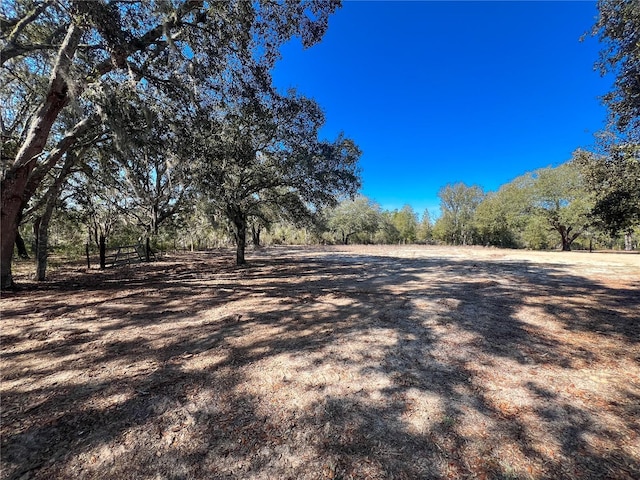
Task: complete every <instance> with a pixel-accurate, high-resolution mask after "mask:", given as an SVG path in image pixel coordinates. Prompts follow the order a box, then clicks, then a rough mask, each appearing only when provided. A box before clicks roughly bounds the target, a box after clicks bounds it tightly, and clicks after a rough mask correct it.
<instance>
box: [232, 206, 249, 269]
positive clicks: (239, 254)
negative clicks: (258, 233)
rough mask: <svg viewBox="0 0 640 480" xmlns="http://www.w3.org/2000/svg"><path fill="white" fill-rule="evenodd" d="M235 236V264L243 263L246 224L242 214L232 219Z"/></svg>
mask: <svg viewBox="0 0 640 480" xmlns="http://www.w3.org/2000/svg"><path fill="white" fill-rule="evenodd" d="M234 227H235V237H236V265H244V264H245V263H246V260H245V258H244V251H245V245H246V242H247V224H246V222H245V221H244V218H242V216H241V215H240V216H238V217H236V219H235V220H234Z"/></svg>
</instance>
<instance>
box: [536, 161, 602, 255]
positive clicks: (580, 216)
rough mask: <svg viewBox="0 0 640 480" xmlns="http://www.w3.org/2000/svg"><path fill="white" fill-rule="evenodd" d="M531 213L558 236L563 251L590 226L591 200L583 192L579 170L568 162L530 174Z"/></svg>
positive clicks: (568, 248) (575, 165) (583, 186)
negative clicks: (531, 178)
mask: <svg viewBox="0 0 640 480" xmlns="http://www.w3.org/2000/svg"><path fill="white" fill-rule="evenodd" d="M531 201H532V211H533V213H534V215H537V216H539V217H542V218H543V219H545V220H546V222H547V223H548V224H549V226H550V227H551V228H552V229H553V230H555V231H556V232H557V233H558V234H559V235H560V241H561V245H562V249H563V250H570V249H571V244H572V243H573V241H574V240H575V239H576V238H577V237H578V236H579V235H581V234H582V233H583V232H584V231H585V230H586V229H587V228H588V227H589V225H590V224H591V223H592V219H591V216H590V213H591V210H592V208H593V200H592V198H591V196H590V195H589V194H588V193H587V191H586V189H585V185H584V178H583V176H582V174H581V172H580V168H579V167H578V165H577V164H576V163H574V162H568V163H564V164H562V165H560V166H559V167H556V168H543V169H540V170H537V171H536V172H534V182H533V184H532V186H531Z"/></svg>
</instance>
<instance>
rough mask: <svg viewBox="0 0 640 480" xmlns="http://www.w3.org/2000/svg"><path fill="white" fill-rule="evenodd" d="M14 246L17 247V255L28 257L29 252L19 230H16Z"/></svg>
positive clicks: (23, 257) (26, 258) (25, 258)
mask: <svg viewBox="0 0 640 480" xmlns="http://www.w3.org/2000/svg"><path fill="white" fill-rule="evenodd" d="M16 248H17V249H18V256H19V257H20V258H22V259H24V260H28V259H29V252H28V251H27V246H26V245H25V243H24V239H23V238H22V235H20V230H18V231H17V232H16Z"/></svg>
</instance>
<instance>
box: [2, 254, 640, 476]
mask: <svg viewBox="0 0 640 480" xmlns="http://www.w3.org/2000/svg"><path fill="white" fill-rule="evenodd" d="M232 261H233V257H232V253H231V252H222V253H221V252H208V253H197V254H181V255H173V256H170V257H168V258H166V259H164V260H163V261H161V262H157V263H153V264H141V265H135V266H131V267H126V268H122V269H116V270H108V271H105V272H99V271H96V270H92V271H90V272H88V273H87V272H83V271H81V269H79V267H78V266H76V267H74V268H68V269H65V268H61V269H59V270H58V271H57V272H56V274H55V276H54V278H53V281H51V282H49V283H47V284H45V285H42V286H35V285H31V287H33V288H32V289H25V290H22V291H19V292H17V293H8V294H5V295H3V298H2V300H1V303H0V305H1V307H2V331H1V332H2V349H1V353H2V384H1V393H2V413H1V415H2V416H1V420H2V474H1V475H2V478H10V479H28V478H29V479H35V478H38V479H51V478H74V479H75V478H80V479H90V478H91V479H94V478H95V479H98V478H99V479H104V478H118V479H124V478H132V479H133V478H135V479H192V478H207V479H209V478H243V479H245V478H246V479H274V478H291V479H321V478H328V479H339V478H342V479H349V478H354V479H355V478H357V479H368V478H371V479H382V478H395V479H402V478H407V479H409V478H412V479H414V478H480V479H484V478H512V479H514V478H522V479H525V478H534V479H538V478H580V479H584V478H593V479H600V478H616V479H625V478H628V479H637V478H640V255H635V254H634V255H624V254H588V253H559V252H558V253H538V252H523V251H508V250H496V249H482V248H469V249H462V248H460V249H455V248H436V247H415V246H412V247H331V248H329V247H327V248H286V249H285V248H272V249H267V250H264V251H260V252H254V253H253V254H251V255H250V256H249V262H250V263H249V265H248V266H246V267H243V268H236V267H234V266H232Z"/></svg>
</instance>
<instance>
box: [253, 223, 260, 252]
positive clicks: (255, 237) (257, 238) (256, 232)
mask: <svg viewBox="0 0 640 480" xmlns="http://www.w3.org/2000/svg"><path fill="white" fill-rule="evenodd" d="M261 230H262V229H261V228H260V225H258V227H256V226H255V225H251V239H252V241H253V246H254V247H255V248H260V232H261Z"/></svg>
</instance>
